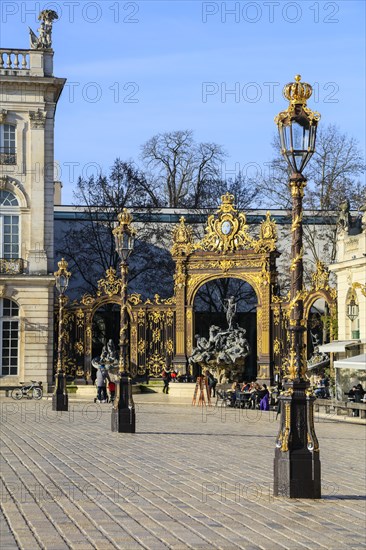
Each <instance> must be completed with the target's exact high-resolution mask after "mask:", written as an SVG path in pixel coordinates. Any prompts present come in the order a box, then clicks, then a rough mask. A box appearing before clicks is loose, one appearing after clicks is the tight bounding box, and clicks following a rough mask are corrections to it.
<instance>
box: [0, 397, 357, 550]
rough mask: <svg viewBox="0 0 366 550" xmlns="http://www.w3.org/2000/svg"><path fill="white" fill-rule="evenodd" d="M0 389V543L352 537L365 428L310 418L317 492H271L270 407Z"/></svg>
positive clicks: (305, 543)
mask: <svg viewBox="0 0 366 550" xmlns="http://www.w3.org/2000/svg"><path fill="white" fill-rule="evenodd" d="M136 402H137V406H136V409H137V426H136V430H137V433H136V434H117V433H112V432H111V429H110V425H111V408H110V405H108V404H104V405H103V404H102V405H97V404H92V403H84V404H83V403H70V407H69V409H70V410H69V411H68V412H63V413H60V412H59V413H57V412H54V411H52V409H51V402H46V401H41V402H37V403H35V402H33V401H31V402H15V401H12V400H11V399H5V398H3V399H1V400H0V406H1V413H2V414H1V416H2V418H1V420H2V422H1V425H2V444H1V454H2V464H1V474H2V476H1V477H2V486H1V518H0V519H1V525H2V528H1V548H2V550H8V549H13V548H22V549H25V550H36V549H38V548H45V549H52V550H59V549H66V548H72V549H80V550H81V549H83V550H84V549H85V550H86V549H91V548H98V549H101V550H108V549H111V548H120V549H127V550H130V549H131V550H132V549H135V548H145V549H155V548H156V549H158V548H172V549H185V548H192V549H198V548H199V549H215V548H222V549H235V548H243V549H247V550H254V549H268V550H277V549H278V550H280V549H281V550H282V549H285V548H288V549H292V550H297V549H304V548H311V549H317V548H319V549H320V548H322V549H329V550H338V549H339V550H341V549H346V548H347V549H356V548H357V549H359V548H366V540H365V502H366V501H365V450H366V444H365V428H364V426H361V425H354V424H344V423H338V422H333V421H324V420H322V419H320V420H319V421H318V422H317V423H316V432H317V436H318V439H319V442H320V453H321V454H320V458H321V465H322V493H323V498H322V499H321V500H318V501H313V500H310V501H309V500H293V499H291V500H290V499H277V498H274V497H273V492H272V483H273V473H272V472H273V457H274V446H275V436H276V433H277V424H278V421H276V419H275V415H274V413H272V412H262V413H260V412H259V411H246V410H245V411H238V410H231V409H221V410H220V409H215V408H212V409H207V410H206V409H204V410H201V409H200V408H194V407H191V406H189V405H179V406H178V405H164V404H160V403H156V404H154V403H151V402H149V400H148V399H146V400H144V397H143V396H139V397H138V399H136Z"/></svg>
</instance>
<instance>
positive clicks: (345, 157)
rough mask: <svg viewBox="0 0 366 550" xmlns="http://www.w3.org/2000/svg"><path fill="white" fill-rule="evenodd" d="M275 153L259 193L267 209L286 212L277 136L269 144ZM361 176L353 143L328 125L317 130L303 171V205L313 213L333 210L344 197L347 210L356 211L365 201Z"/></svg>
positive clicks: (286, 195) (285, 171) (362, 169)
mask: <svg viewBox="0 0 366 550" xmlns="http://www.w3.org/2000/svg"><path fill="white" fill-rule="evenodd" d="M272 146H273V149H274V151H275V153H276V156H275V158H274V159H273V160H272V161H271V163H270V170H269V174H268V175H267V176H266V177H265V178H263V180H262V194H263V196H264V198H265V199H266V200H267V203H268V204H269V206H271V207H276V208H284V209H289V208H290V207H291V197H290V193H289V191H288V179H289V176H290V174H289V168H288V165H287V162H286V161H285V159H284V158H283V157H282V156H281V155H280V154H279V151H280V144H279V138H278V135H276V136H275V137H274V139H273V142H272ZM364 173H365V162H364V159H363V156H362V152H361V151H360V149H359V146H358V143H357V141H356V140H355V139H354V138H352V137H348V136H347V134H344V133H342V132H341V131H340V130H339V128H338V127H337V126H334V125H332V124H330V125H328V126H326V127H325V128H323V127H320V128H319V132H318V136H317V140H316V151H315V153H314V155H313V157H312V159H311V161H310V163H309V164H308V166H307V168H306V173H305V176H306V177H307V180H308V183H307V190H306V193H305V197H304V206H305V207H306V208H310V209H313V210H326V211H332V210H337V209H338V207H339V205H340V203H341V202H343V201H344V200H345V199H346V198H348V199H349V200H350V203H351V208H353V209H358V208H360V206H361V205H362V204H364V201H365V184H364V183H363V184H362V183H361V181H360V178H361V177H362V175H363V174H364Z"/></svg>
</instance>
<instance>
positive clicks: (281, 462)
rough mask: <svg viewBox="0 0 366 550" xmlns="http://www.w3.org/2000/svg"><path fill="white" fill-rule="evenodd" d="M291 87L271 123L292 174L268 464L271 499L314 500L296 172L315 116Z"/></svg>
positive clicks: (297, 86) (315, 459)
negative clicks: (284, 330) (284, 328)
mask: <svg viewBox="0 0 366 550" xmlns="http://www.w3.org/2000/svg"><path fill="white" fill-rule="evenodd" d="M300 80H301V76H300V75H297V76H295V82H291V83H290V84H287V85H286V86H285V87H284V90H283V93H284V96H285V97H286V98H287V99H288V100H289V103H290V104H289V107H288V108H287V109H286V111H282V112H281V113H279V114H278V115H277V117H276V118H275V122H276V124H277V126H278V130H279V135H280V142H281V153H282V155H283V156H284V157H285V159H286V160H287V162H288V164H289V166H290V168H291V170H292V174H291V177H290V182H289V187H290V191H291V195H292V227H291V231H292V246H291V265H290V273H291V290H290V303H289V317H290V318H289V327H288V332H289V342H290V345H289V355H288V366H287V368H286V374H285V380H284V386H285V390H284V391H283V392H282V393H281V395H280V407H281V423H280V431H279V434H278V437H277V442H276V451H275V459H274V495H275V496H286V497H290V498H320V496H321V491H320V460H319V446H318V441H317V438H316V435H315V429H314V416H313V411H314V400H315V397H314V395H313V394H312V392H311V391H310V389H309V382H308V380H307V378H306V370H307V361H306V347H305V342H304V332H305V330H306V326H305V325H306V320H305V319H304V306H303V297H304V288H303V260H302V259H303V253H304V250H303V242H302V234H303V230H302V215H303V210H302V199H303V196H304V188H305V186H306V178H305V177H304V176H303V174H302V171H303V170H304V168H305V166H306V165H307V163H308V162H309V160H310V159H311V157H312V155H313V153H314V151H315V139H316V130H317V125H318V122H319V120H320V114H319V113H317V112H313V111H311V110H310V109H309V108H308V107H307V106H306V102H307V100H308V99H309V97H310V96H311V94H312V88H311V86H310V84H306V83H305V82H300Z"/></svg>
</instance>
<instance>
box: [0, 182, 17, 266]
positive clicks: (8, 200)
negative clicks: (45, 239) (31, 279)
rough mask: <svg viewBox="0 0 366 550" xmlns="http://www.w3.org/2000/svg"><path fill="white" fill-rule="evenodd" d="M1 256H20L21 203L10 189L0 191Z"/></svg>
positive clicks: (7, 258)
mask: <svg viewBox="0 0 366 550" xmlns="http://www.w3.org/2000/svg"><path fill="white" fill-rule="evenodd" d="M0 208H1V211H0V247H1V248H0V256H1V258H4V259H6V260H10V259H16V258H19V214H18V211H19V203H18V199H17V198H16V196H15V195H14V194H13V193H11V192H10V191H6V190H3V189H2V190H1V191H0Z"/></svg>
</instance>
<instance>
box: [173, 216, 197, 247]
mask: <svg viewBox="0 0 366 550" xmlns="http://www.w3.org/2000/svg"><path fill="white" fill-rule="evenodd" d="M193 250H194V246H193V232H192V228H191V227H189V225H186V223H185V217H184V216H182V217H181V218H180V220H179V224H178V225H176V226H175V228H174V230H173V246H172V254H173V256H176V255H181V254H184V255H186V256H187V255H188V254H190V253H191V252H192V251H193Z"/></svg>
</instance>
